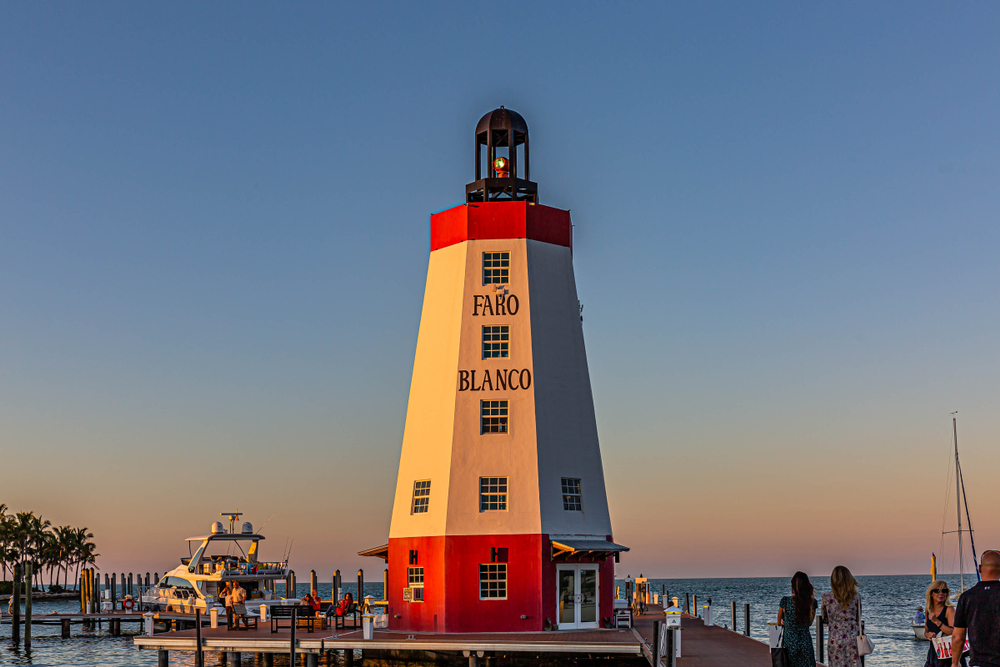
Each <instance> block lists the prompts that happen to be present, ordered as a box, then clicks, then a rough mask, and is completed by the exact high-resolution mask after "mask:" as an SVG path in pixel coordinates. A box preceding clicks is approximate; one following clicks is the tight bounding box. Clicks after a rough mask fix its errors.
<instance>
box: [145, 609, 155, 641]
mask: <svg viewBox="0 0 1000 667" xmlns="http://www.w3.org/2000/svg"><path fill="white" fill-rule="evenodd" d="M155 616H156V614H154V613H152V612H146V613H145V614H143V615H142V626H143V632H144V633H145V635H146V636H147V637H152V636H153V632H154V630H155V628H154V627H153V623H155V621H154V620H153V619H154V617H155Z"/></svg>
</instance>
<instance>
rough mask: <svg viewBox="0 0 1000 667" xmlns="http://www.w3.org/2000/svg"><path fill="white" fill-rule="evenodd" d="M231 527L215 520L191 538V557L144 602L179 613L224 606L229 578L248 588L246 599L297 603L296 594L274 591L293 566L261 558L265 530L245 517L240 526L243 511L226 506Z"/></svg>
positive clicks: (251, 604)
mask: <svg viewBox="0 0 1000 667" xmlns="http://www.w3.org/2000/svg"><path fill="white" fill-rule="evenodd" d="M222 516H228V517H229V530H228V531H227V530H226V529H225V526H224V525H223V524H222V522H221V521H216V522H215V523H213V524H212V529H211V533H209V534H208V535H199V536H197V537H189V538H187V544H188V557H187V558H181V564H180V565H178V566H177V567H176V568H174V569H173V570H171V571H170V572H167V573H166V574H165V575H163V577H162V578H161V579H160V581H159V582H157V584H156V585H155V586H151V587H150V588H149V589H147V590H146V591H144V592H143V594H142V603H143V606H144V607H145V608H149V609H154V610H156V611H170V612H175V613H189V614H193V613H195V610H201V612H202V613H203V614H205V613H208V612H209V611H210V610H211V609H212V608H213V607H218V608H219V609H220V611H221V610H222V609H224V602H223V600H221V599H220V597H219V593H220V591H222V590H223V588H224V587H225V585H226V583H227V582H234V581H238V582H239V583H240V586H241V587H242V588H243V589H244V590H245V591H246V593H247V600H246V605H247V607H249V608H253V609H254V610H257V609H259V608H260V605H274V604H295V602H297V600H294V599H284V598H280V597H278V596H277V595H276V594H275V582H277V581H285V582H287V580H288V576H289V574H290V573H291V570H289V569H288V560H287V559H286V560H284V561H283V562H265V561H262V560H259V558H258V556H259V551H258V550H259V547H260V542H261V540H263V539H264V536H263V535H259V534H257V533H255V532H254V530H253V525H252V524H251V523H250V522H244V523H243V526H242V529H241V530H240V531H239V532H236V530H235V524H236V522H237V521H238V520H239V517H240V513H237V512H226V513H223V514H222Z"/></svg>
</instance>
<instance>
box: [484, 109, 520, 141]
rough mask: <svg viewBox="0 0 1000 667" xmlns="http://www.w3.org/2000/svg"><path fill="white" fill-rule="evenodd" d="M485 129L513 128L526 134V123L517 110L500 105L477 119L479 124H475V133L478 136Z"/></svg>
mask: <svg viewBox="0 0 1000 667" xmlns="http://www.w3.org/2000/svg"><path fill="white" fill-rule="evenodd" d="M487 130H514V131H515V132H520V133H522V134H527V133H528V124H527V123H526V122H525V121H524V116H522V115H521V114H519V113H518V112H516V111H513V110H511V109H505V108H503V107H500V108H499V109H494V110H493V111H491V112H489V113H488V114H486V115H485V116H483V117H482V118H480V119H479V124H478V125H476V135H477V136H478V135H480V134H482V133H483V132H486V131H487Z"/></svg>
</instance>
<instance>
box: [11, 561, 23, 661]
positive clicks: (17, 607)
mask: <svg viewBox="0 0 1000 667" xmlns="http://www.w3.org/2000/svg"><path fill="white" fill-rule="evenodd" d="M10 610H11V612H12V613H13V618H11V623H10V638H11V639H12V640H13V641H14V646H17V645H18V644H20V643H21V566H20V565H17V564H15V565H14V591H13V593H12V597H11V603H10Z"/></svg>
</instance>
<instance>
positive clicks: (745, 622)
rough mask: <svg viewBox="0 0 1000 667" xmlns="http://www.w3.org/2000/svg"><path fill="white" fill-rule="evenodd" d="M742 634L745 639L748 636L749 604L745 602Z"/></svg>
mask: <svg viewBox="0 0 1000 667" xmlns="http://www.w3.org/2000/svg"><path fill="white" fill-rule="evenodd" d="M743 634H745V635H746V636H747V637H749V636H750V603H749V602H746V603H744V605H743Z"/></svg>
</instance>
